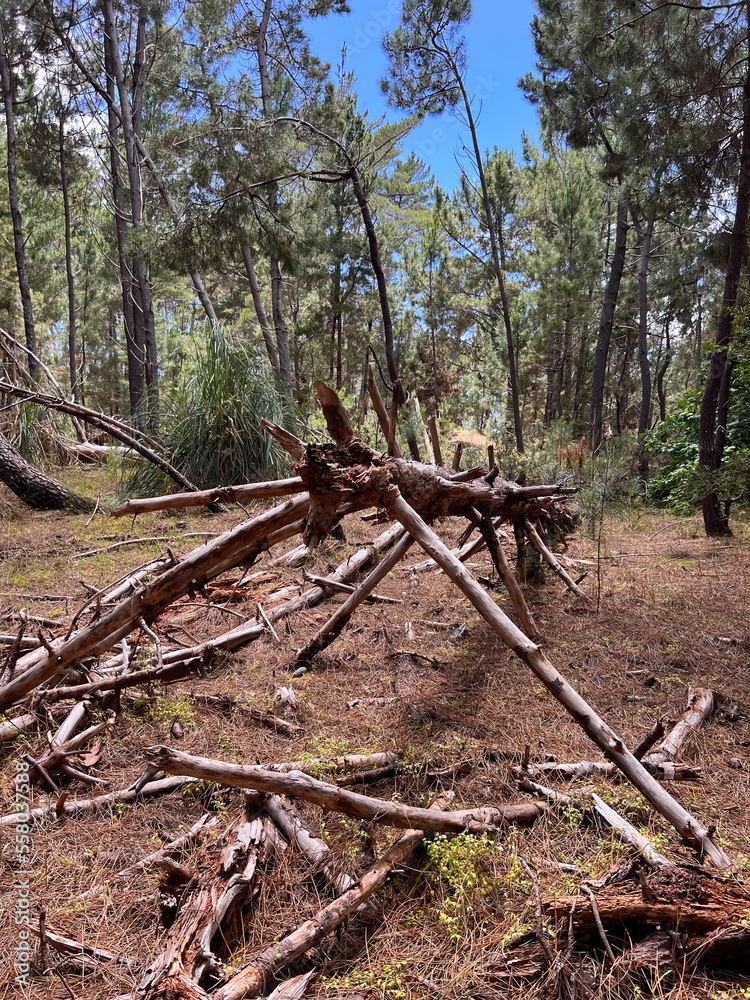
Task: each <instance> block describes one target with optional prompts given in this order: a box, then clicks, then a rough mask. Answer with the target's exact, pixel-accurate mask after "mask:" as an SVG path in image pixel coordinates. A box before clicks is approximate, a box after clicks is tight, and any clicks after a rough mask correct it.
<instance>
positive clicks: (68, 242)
mask: <svg viewBox="0 0 750 1000" xmlns="http://www.w3.org/2000/svg"><path fill="white" fill-rule="evenodd" d="M64 123H65V115H64V113H63V109H62V102H61V104H60V124H59V140H60V146H59V151H60V187H61V189H62V196H63V218H64V220H65V277H66V280H67V285H68V366H69V370H70V391H71V393H72V394H73V400H74V401H75V402H76V403H78V402H79V392H78V363H77V360H76V286H75V277H74V274H73V242H72V237H71V219H70V193H69V191H68V166H67V163H66V158H65V124H64Z"/></svg>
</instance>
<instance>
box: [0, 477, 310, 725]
mask: <svg viewBox="0 0 750 1000" xmlns="http://www.w3.org/2000/svg"><path fill="white" fill-rule="evenodd" d="M307 504H308V498H307V496H306V494H301V495H300V496H297V497H295V498H294V499H292V500H287V501H286V502H285V503H283V504H281V505H280V506H278V507H274V508H272V509H271V510H269V511H266V512H265V513H264V514H260V515H259V516H258V517H255V518H253V519H252V520H250V521H247V522H245V523H243V524H240V525H238V526H237V527H236V528H233V529H231V530H230V531H227V532H225V533H224V534H223V535H220V536H219V537H218V538H216V539H214V540H213V541H211V542H207V543H206V544H205V545H201V546H200V547H199V548H197V549H195V550H194V551H193V552H192V553H190V555H188V556H185V558H184V559H181V560H179V561H178V562H177V563H176V564H175V565H174V566H172V567H170V568H169V569H167V570H165V571H164V572H163V573H161V574H160V575H159V576H158V577H156V579H155V580H153V581H151V582H150V583H147V584H145V585H143V586H142V587H141V588H139V589H138V590H136V591H134V592H133V593H132V594H130V595H128V596H127V597H125V598H124V599H123V600H122V601H121V602H120V603H119V604H116V605H115V606H114V607H113V608H112V609H111V610H109V611H107V612H106V613H105V614H103V615H101V617H99V618H97V619H96V620H95V621H94V622H93V623H92V624H90V625H88V626H87V627H86V628H83V629H81V631H80V632H78V633H76V634H75V635H73V636H71V637H70V638H69V639H67V640H62V641H61V640H55V641H54V642H53V644H52V645H53V649H52V651H51V652H48V651H47V650H46V649H36V650H32V651H31V652H30V653H27V654H26V655H24V656H22V657H20V659H19V660H18V663H17V673H16V676H15V677H14V678H13V679H12V680H11V681H9V682H8V683H7V684H5V685H4V686H3V687H2V688H0V710H1V709H5V708H7V707H9V706H10V705H12V704H13V703H14V702H16V701H18V700H19V699H20V698H23V697H24V696H25V695H27V694H28V693H29V692H30V691H33V690H34V688H35V687H37V686H38V685H39V684H41V683H42V682H43V681H45V680H48V679H49V678H50V677H52V676H53V675H54V674H55V673H57V672H58V671H59V670H61V669H63V668H64V667H67V666H68V665H69V664H71V663H73V662H74V661H75V660H77V659H79V658H80V657H81V656H84V655H87V654H88V655H91V654H95V653H96V652H97V651H99V652H103V651H105V650H106V649H108V648H109V647H110V646H112V645H114V643H116V642H118V641H119V640H120V639H122V638H124V637H125V636H126V635H127V634H128V633H129V632H130V631H131V630H132V629H133V628H134V626H135V623H137V621H138V619H139V618H141V617H143V616H145V615H148V616H150V617H153V616H154V615H156V614H158V613H159V611H161V610H163V609H164V608H165V607H167V606H168V605H169V604H171V603H172V602H173V601H174V600H175V599H176V598H177V597H179V596H181V595H182V594H184V593H185V592H186V591H187V590H188V589H189V588H190V587H193V586H196V585H200V581H206V580H210V579H213V577H214V576H217V575H218V574H219V573H222V572H224V571H225V570H226V569H229V568H231V567H232V566H233V565H236V564H237V563H239V562H242V561H247V560H253V559H255V558H256V557H257V555H258V554H259V553H260V552H261V551H263V550H264V549H265V548H267V547H268V544H269V542H268V539H269V535H271V534H272V533H273V532H274V531H276V530H277V529H279V528H283V527H284V526H285V525H287V524H289V523H290V522H293V521H295V520H296V519H297V518H298V517H299V514H300V513H301V512H303V511H304V509H305V508H306V507H307Z"/></svg>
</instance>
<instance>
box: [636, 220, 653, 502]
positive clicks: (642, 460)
mask: <svg viewBox="0 0 750 1000" xmlns="http://www.w3.org/2000/svg"><path fill="white" fill-rule="evenodd" d="M653 235H654V219H653V216H652V217H651V218H650V219H649V220H648V223H647V224H646V229H645V230H644V231H643V233H642V242H641V263H640V267H639V269H638V312H639V322H638V367H639V368H640V372H641V409H640V412H639V415H638V475H639V476H640V479H641V482H642V483H643V484H644V486H645V485H646V484H647V483H648V453H647V452H646V444H645V441H644V435H645V434H646V431H647V430H648V429H649V426H650V423H651V365H650V364H649V359H648V267H649V262H650V258H651V241H652V238H653Z"/></svg>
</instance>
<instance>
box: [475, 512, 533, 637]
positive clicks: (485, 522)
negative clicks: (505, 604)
mask: <svg viewBox="0 0 750 1000" xmlns="http://www.w3.org/2000/svg"><path fill="white" fill-rule="evenodd" d="M474 513H475V514H476V516H477V518H478V522H477V523H478V526H479V531H480V532H481V536H482V538H483V539H484V543H485V545H486V546H487V550H488V551H489V553H490V556H491V558H492V562H493V564H494V566H495V570H496V571H497V575H498V576H499V577H500V579H501V580H502V581H503V585H504V586H505V589H506V590H507V591H508V595H509V596H510V599H511V603H512V604H513V607H514V609H515V612H516V614H517V615H518V618H519V620H520V622H521V628H522V629H523V631H524V632H525V633H526V635H527V636H528V637H529V639H532V640H533V641H534V642H539V640H540V639H541V633H540V631H539V629H538V627H537V624H536V622H535V621H534V618H533V616H532V614H531V611H530V610H529V606H528V604H527V603H526V598H525V597H524V596H523V591H522V590H521V588H520V587H519V586H518V582H517V581H516V578H515V576H514V575H513V572H512V571H511V568H510V566H509V565H508V560H507V559H506V558H505V553H504V552H503V547H502V545H501V544H500V542H499V541H498V538H497V534H496V533H495V525H494V524H493V523H492V521H491V520H490V519H489V518H488V517H485V516H482V515H481V514H479V512H478V511H475V512H474Z"/></svg>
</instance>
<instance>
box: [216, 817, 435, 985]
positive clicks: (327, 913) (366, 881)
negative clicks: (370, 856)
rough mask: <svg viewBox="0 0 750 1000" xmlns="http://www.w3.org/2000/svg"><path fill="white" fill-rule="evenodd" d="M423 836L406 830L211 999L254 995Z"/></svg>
mask: <svg viewBox="0 0 750 1000" xmlns="http://www.w3.org/2000/svg"><path fill="white" fill-rule="evenodd" d="M441 805H442V802H441V801H440V800H438V802H436V803H434V804H433V806H432V807H431V808H430V810H424V812H428V811H434V812H437V811H438V809H439V808H441ZM423 837H424V833H423V832H422V831H421V830H408V831H407V832H406V833H405V834H403V836H401V837H399V839H398V840H397V841H396V842H395V843H394V844H393V845H392V846H391V847H390V848H389V850H387V851H386V852H385V854H384V855H383V857H382V858H381V859H380V860H379V861H377V862H376V863H375V864H374V865H372V867H371V868H369V869H368V871H367V872H365V874H364V875H363V876H362V878H361V879H360V880H359V884H358V885H356V886H355V887H354V888H352V889H350V890H349V891H348V892H346V893H344V894H343V895H342V896H339V898H338V899H336V900H334V901H333V902H332V903H329V904H328V906H326V907H324V908H323V909H322V910H320V911H319V912H318V913H316V914H315V916H314V917H313V918H312V919H311V920H306V921H305V922H304V923H303V924H301V925H300V926H299V927H298V928H297V929H296V930H294V931H292V933H291V934H288V935H287V936H286V937H285V938H282V939H281V941H278V942H276V943H274V944H273V945H271V946H270V947H269V948H267V949H266V950H265V951H263V952H261V954H260V955H257V956H256V957H255V958H254V959H253V960H252V961H251V962H250V963H249V964H248V965H246V966H245V968H244V969H243V970H242V971H241V972H239V973H238V974H237V975H236V976H233V977H232V979H230V980H229V982H228V983H225V984H224V985H223V986H221V987H219V989H218V990H216V991H215V992H214V993H212V994H211V997H212V1000H240V998H242V997H248V996H256V995H257V994H258V993H259V992H260V990H261V989H262V988H263V986H264V985H265V984H266V983H267V982H268V980H269V979H270V978H271V976H273V975H275V974H276V973H277V972H278V971H279V970H280V969H283V968H286V966H287V965H289V964H290V963H292V962H293V961H294V960H295V959H297V958H299V957H300V955H304V954H305V952H307V951H309V950H310V949H311V948H314V947H315V946H316V945H318V944H319V943H320V942H321V941H322V940H323V938H324V937H326V936H327V935H328V934H330V933H331V932H332V931H334V930H335V929H336V928H337V927H339V926H340V925H341V924H342V923H343V922H344V921H345V920H346V919H347V918H348V917H349V916H351V914H352V913H354V912H355V911H356V910H358V909H359V908H360V907H361V906H362V904H363V903H364V902H366V901H367V900H368V899H369V898H370V897H371V896H372V895H373V894H374V893H375V892H377V890H378V889H379V888H380V887H381V886H382V885H383V884H384V883H385V881H386V879H387V878H388V876H389V875H390V874H391V872H392V871H393V870H394V868H396V867H397V866H398V865H400V864H401V863H402V862H403V861H405V860H406V858H408V856H409V855H410V854H411V853H412V851H413V850H414V849H415V848H416V847H417V846H418V845H419V844H420V843H421V841H422V839H423Z"/></svg>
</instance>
